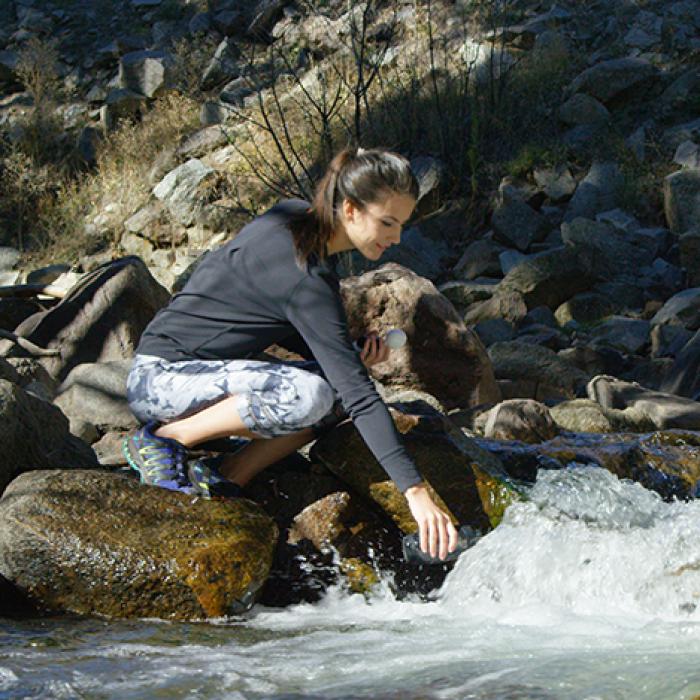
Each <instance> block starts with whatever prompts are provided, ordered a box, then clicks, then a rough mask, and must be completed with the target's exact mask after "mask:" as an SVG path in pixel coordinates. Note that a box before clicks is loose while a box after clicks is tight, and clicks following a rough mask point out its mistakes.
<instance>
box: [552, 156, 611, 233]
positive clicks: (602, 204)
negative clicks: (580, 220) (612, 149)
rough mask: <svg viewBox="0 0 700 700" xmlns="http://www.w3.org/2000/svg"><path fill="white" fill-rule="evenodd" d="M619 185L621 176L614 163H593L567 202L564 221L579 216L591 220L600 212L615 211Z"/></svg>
mask: <svg viewBox="0 0 700 700" xmlns="http://www.w3.org/2000/svg"><path fill="white" fill-rule="evenodd" d="M621 185H622V175H621V173H620V169H619V167H618V166H617V164H616V163H601V162H596V163H593V165H592V166H591V169H590V170H589V171H588V174H587V175H586V177H585V178H584V179H583V180H582V181H581V183H580V184H579V186H578V187H577V188H576V192H574V195H573V197H572V198H571V201H570V202H569V206H568V207H567V210H566V214H565V216H564V218H565V220H566V221H571V220H573V219H575V218H577V217H579V216H583V217H585V218H588V219H592V218H594V217H595V215H596V214H599V213H600V212H604V211H609V210H610V209H615V208H616V206H617V198H618V190H619V188H620V186H621Z"/></svg>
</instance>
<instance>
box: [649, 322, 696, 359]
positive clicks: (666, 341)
mask: <svg viewBox="0 0 700 700" xmlns="http://www.w3.org/2000/svg"><path fill="white" fill-rule="evenodd" d="M650 337H651V356H652V357H654V358H656V357H675V356H676V355H678V354H679V353H680V352H681V350H682V349H683V348H684V347H685V345H686V343H687V342H688V341H689V340H690V339H691V338H692V337H693V332H692V331H689V330H688V329H687V328H683V326H674V325H669V324H667V323H662V324H661V325H658V326H652V329H651V334H650Z"/></svg>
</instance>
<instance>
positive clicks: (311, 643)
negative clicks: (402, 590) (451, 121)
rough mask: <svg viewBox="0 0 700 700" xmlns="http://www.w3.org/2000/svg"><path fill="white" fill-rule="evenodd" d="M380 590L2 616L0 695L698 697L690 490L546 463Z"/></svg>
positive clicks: (699, 636) (248, 699)
mask: <svg viewBox="0 0 700 700" xmlns="http://www.w3.org/2000/svg"><path fill="white" fill-rule="evenodd" d="M389 590H390V589H389V587H388V586H383V587H381V588H380V589H379V590H378V591H377V592H376V594H375V595H373V596H372V597H370V598H369V599H365V598H364V597H362V596H359V595H349V594H347V593H346V592H344V591H342V590H341V589H332V590H331V591H329V592H328V594H327V595H326V596H325V598H324V599H323V600H321V601H320V602H318V603H315V604H303V605H297V606H294V607H291V608H287V609H284V610H276V609H269V608H267V609H266V608H261V607H257V608H254V609H253V611H251V613H250V614H249V615H247V616H246V617H245V618H243V619H238V620H220V621H215V622H207V623H201V624H181V623H164V622H158V621H149V620H146V621H130V622H107V621H103V620H95V619H73V618H66V617H62V618H56V619H43V620H34V621H25V622H11V621H7V620H0V698H129V699H132V698H137V699H138V698H202V699H204V698H227V699H230V700H262V699H263V698H264V699H268V700H272V699H274V700H283V699H284V700H301V699H302V698H303V699H312V698H313V699H321V698H333V699H338V700H339V699H341V698H342V699H344V700H350V699H351V698H353V699H354V698H375V699H382V700H389V699H391V700H466V699H468V698H470V699H471V698H475V699H479V700H496V699H498V700H516V699H518V700H525V699H527V700H545V699H546V700H549V699H560V698H561V699H567V700H568V699H570V700H594V699H601V700H603V699H604V700H608V699H615V700H617V699H626V698H630V699H632V698H634V699H635V700H641V699H646V698H648V699H649V700H666V699H670V698H683V699H690V698H694V697H695V696H696V695H697V696H700V501H695V502H690V503H680V502H675V503H664V502H663V501H661V500H660V498H659V497H658V496H656V494H653V493H651V492H649V491H646V490H645V489H644V488H642V487H641V486H639V485H637V484H631V483H627V482H621V481H619V480H618V479H617V478H616V477H615V476H613V475H612V474H610V473H609V472H607V471H605V470H603V469H596V468H590V467H579V468H570V469H566V470H562V471H558V472H557V471H541V472H540V476H539V478H538V482H537V484H536V485H535V486H534V488H533V490H532V492H531V494H530V500H529V501H528V502H523V503H517V504H514V505H513V506H511V507H510V508H509V509H508V511H507V513H506V516H505V518H504V521H503V523H502V524H501V525H499V527H498V528H497V529H496V530H494V531H493V532H492V533H490V534H489V535H487V536H486V537H484V538H482V539H481V540H480V541H479V542H478V544H476V546H474V547H473V548H472V549H470V550H468V551H467V552H465V553H464V554H463V555H462V556H461V557H460V559H459V561H458V562H457V564H456V566H455V568H454V570H453V571H452V572H451V573H450V574H449V576H448V577H447V579H446V581H445V584H444V585H443V587H442V589H440V590H439V591H436V593H435V595H434V600H430V601H428V602H426V601H420V600H418V599H413V600H403V601H397V600H395V599H394V598H393V597H392V595H391V594H390V592H389Z"/></svg>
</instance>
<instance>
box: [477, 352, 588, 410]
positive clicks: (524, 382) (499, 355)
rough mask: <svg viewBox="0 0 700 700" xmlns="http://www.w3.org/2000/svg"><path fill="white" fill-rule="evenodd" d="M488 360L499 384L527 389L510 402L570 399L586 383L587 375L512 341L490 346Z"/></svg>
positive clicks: (554, 356)
mask: <svg viewBox="0 0 700 700" xmlns="http://www.w3.org/2000/svg"><path fill="white" fill-rule="evenodd" d="M489 357H490V358H491V361H492V362H493V368H494V372H495V373H496V378H497V379H498V380H499V383H501V382H502V381H507V382H511V383H513V382H514V383H516V384H517V385H519V386H522V387H523V389H527V393H522V394H520V396H511V397H510V398H525V399H536V400H537V401H542V400H544V399H548V398H560V399H565V398H567V399H571V398H574V397H575V396H576V394H577V391H578V390H579V388H581V387H582V386H583V385H584V384H585V383H586V381H587V380H588V375H587V374H586V373H585V372H582V371H581V370H580V369H578V368H577V367H575V366H574V365H572V364H571V363H569V362H567V361H566V360H564V359H562V358H561V357H559V356H558V355H557V354H556V353H555V352H554V351H553V350H550V349H549V348H545V347H543V346H541V345H533V344H530V343H524V342H522V341H519V340H512V341H509V342H503V343H494V344H493V345H491V346H490V347H489Z"/></svg>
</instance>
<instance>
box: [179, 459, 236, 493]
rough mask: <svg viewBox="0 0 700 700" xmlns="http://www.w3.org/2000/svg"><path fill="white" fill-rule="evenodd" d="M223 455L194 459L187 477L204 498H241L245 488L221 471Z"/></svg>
mask: <svg viewBox="0 0 700 700" xmlns="http://www.w3.org/2000/svg"><path fill="white" fill-rule="evenodd" d="M222 460H223V455H219V456H217V457H203V458H201V459H193V460H192V461H191V462H190V464H189V468H188V469H187V477H188V479H189V480H190V482H191V483H192V485H193V486H194V488H195V489H196V492H197V494H198V495H199V496H201V497H202V498H241V497H242V496H243V488H242V487H241V486H239V485H238V484H234V483H233V481H229V480H228V479H227V478H226V477H224V476H222V475H221V473H220V472H219V466H220V465H221V462H222Z"/></svg>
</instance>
